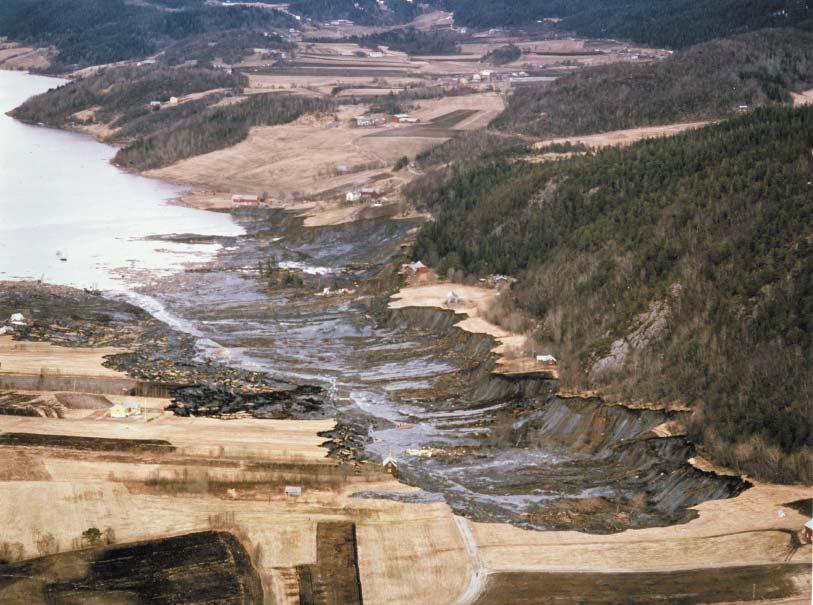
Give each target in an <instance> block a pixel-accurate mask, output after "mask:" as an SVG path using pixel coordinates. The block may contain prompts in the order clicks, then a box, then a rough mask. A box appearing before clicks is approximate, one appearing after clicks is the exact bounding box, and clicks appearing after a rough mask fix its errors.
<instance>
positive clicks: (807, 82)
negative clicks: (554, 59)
mask: <svg viewBox="0 0 813 605" xmlns="http://www.w3.org/2000/svg"><path fill="white" fill-rule="evenodd" d="M810 87H813V34H811V33H807V32H802V31H799V30H794V29H785V30H766V31H762V32H757V33H752V34H744V35H740V36H734V37H732V38H726V39H720V40H714V41H712V42H707V43H704V44H699V45H697V46H694V47H692V48H689V49H686V50H685V51H681V52H679V53H676V54H675V55H673V56H672V57H670V58H668V59H666V60H664V61H662V62H659V63H650V64H645V65H640V66H635V67H630V66H629V65H615V66H608V67H600V68H595V69H590V70H585V71H582V72H579V73H576V74H573V75H570V76H566V77H563V78H561V79H559V80H557V81H556V82H555V83H554V84H553V85H551V86H550V87H546V88H529V89H520V90H518V91H517V93H516V94H514V95H513V96H512V97H511V99H510V101H509V103H508V107H507V110H506V111H505V112H504V113H503V114H502V115H501V116H500V117H499V118H498V119H497V120H496V121H495V124H494V125H495V126H497V127H499V128H502V129H505V130H510V131H516V132H522V133H526V134H533V135H537V136H559V135H565V136H566V135H578V134H587V133H594V132H601V131H609V130H620V129H624V128H634V127H637V126H645V125H655V124H668V123H671V122H681V121H697V120H707V119H716V118H723V117H727V116H730V115H732V114H733V113H735V112H736V111H737V107H738V106H739V105H741V104H747V105H750V106H760V105H765V104H769V103H774V102H788V101H789V100H790V91H796V90H805V89H807V88H810Z"/></svg>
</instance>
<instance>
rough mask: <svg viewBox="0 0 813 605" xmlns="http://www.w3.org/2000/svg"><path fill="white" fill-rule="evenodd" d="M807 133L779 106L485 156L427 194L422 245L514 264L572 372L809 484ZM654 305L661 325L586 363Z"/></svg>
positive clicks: (811, 319) (453, 256)
mask: <svg viewBox="0 0 813 605" xmlns="http://www.w3.org/2000/svg"><path fill="white" fill-rule="evenodd" d="M811 147H813V108H802V109H797V110H791V109H788V108H772V109H763V110H759V111H756V112H754V113H753V114H749V115H746V116H741V117H738V118H736V119H734V120H731V121H729V122H726V123H723V124H720V125H717V126H713V127H709V128H706V129H704V130H702V131H697V132H692V133H687V134H683V135H680V136H677V137H674V138H671V139H664V140H657V141H648V142H643V143H640V144H637V145H635V146H633V147H631V148H628V149H623V150H616V149H612V150H607V151H604V152H601V153H599V154H596V155H594V156H591V157H586V158H578V159H573V160H568V161H565V162H561V163H559V164H547V165H527V164H524V163H511V162H509V161H503V160H493V161H489V162H484V163H481V164H479V165H477V166H475V167H473V168H469V169H464V170H461V171H458V172H457V174H456V175H454V176H452V177H451V178H450V179H448V180H447V181H446V182H445V183H444V184H442V185H441V186H439V187H437V186H435V187H434V188H429V189H427V190H424V191H423V192H422V193H423V196H424V197H423V200H422V201H423V202H424V203H426V204H427V205H429V206H430V207H432V208H433V209H434V210H435V212H436V214H437V220H436V221H435V222H434V223H430V224H428V225H427V226H425V227H424V228H423V229H422V231H421V232H420V234H419V237H418V243H417V252H418V256H420V257H421V258H423V259H424V260H427V261H430V262H432V263H435V264H439V265H440V268H441V270H445V269H446V268H447V267H449V266H453V267H455V268H462V269H464V270H466V271H468V272H479V273H487V272H491V271H495V272H506V273H512V274H515V275H519V276H521V277H522V279H521V281H520V283H519V284H518V285H517V286H516V287H515V291H514V292H515V296H516V300H517V303H518V304H519V305H520V306H522V307H524V308H525V309H527V310H529V311H531V312H532V313H534V314H536V315H537V316H538V317H540V318H541V319H542V320H543V325H544V328H543V329H541V330H540V332H539V334H538V335H537V337H538V338H539V339H540V340H541V341H543V342H544V343H545V346H547V347H550V348H551V349H552V350H553V351H554V352H555V353H556V354H557V355H558V356H560V357H561V359H562V360H563V363H564V366H565V370H566V371H565V372H563V375H564V376H565V377H566V378H565V379H566V380H569V381H570V382H573V383H577V384H580V385H581V386H585V385H586V384H587V383H589V382H592V383H596V382H598V383H601V384H603V385H604V387H605V388H606V389H607V390H609V391H611V392H612V391H615V392H617V393H619V394H622V395H624V396H635V397H644V398H653V399H661V400H670V399H682V400H685V401H690V402H693V403H695V404H696V406H697V408H698V410H699V411H698V414H696V415H695V423H694V425H693V427H692V432H693V436H694V437H695V438H698V439H702V440H703V441H704V442H705V443H706V445H707V446H708V447H709V448H711V449H712V450H714V451H715V452H716V453H717V456H718V459H719V460H721V461H723V462H727V463H732V464H734V463H736V464H739V465H740V467H741V468H742V469H743V470H746V471H748V472H751V473H752V474H754V475H756V476H758V477H770V478H773V479H780V480H791V479H797V478H806V479H807V480H811V479H813V477H811V470H810V469H811V464H810V462H811V459H810V457H809V451H810V450H809V449H807V452H808V453H807V454H806V456H807V457H806V458H805V457H804V456H805V455H800V454H799V452H800V451H803V450H804V449H805V448H810V447H811V446H813V426H811V419H813V410H811V401H813V381H811V380H810V376H811V375H813V367H812V366H811V360H813V193H811V191H812V190H811V185H810V184H809V181H810V175H811V174H813V159H812V158H811V154H810V149H811ZM656 301H661V302H663V303H664V304H665V305H666V306H667V308H668V309H669V311H668V313H667V314H666V318H667V329H666V331H665V332H664V333H663V334H662V335H661V337H659V338H655V339H653V341H652V342H651V343H650V344H649V345H648V346H647V347H645V348H643V349H642V350H641V351H640V352H639V353H637V354H633V355H631V356H630V357H629V359H628V363H627V364H626V365H625V366H623V367H621V368H620V369H619V370H618V371H616V372H612V373H610V374H605V375H603V376H601V377H598V378H590V377H588V373H587V372H588V370H589V369H590V368H591V367H592V364H593V363H594V362H595V360H596V359H598V358H600V357H602V356H604V355H606V354H607V352H608V351H609V349H610V345H611V343H612V342H614V341H616V340H617V339H619V338H624V337H625V336H627V335H629V334H630V333H631V332H632V331H633V330H634V329H635V328H636V327H638V326H639V324H640V320H639V319H638V318H639V315H640V314H642V313H645V312H647V311H648V309H650V305H651V303H653V302H656ZM731 443H737V444H738V446H737V447H734V448H732V447H730V446H729V445H727V444H731ZM794 452H795V454H793V453H794Z"/></svg>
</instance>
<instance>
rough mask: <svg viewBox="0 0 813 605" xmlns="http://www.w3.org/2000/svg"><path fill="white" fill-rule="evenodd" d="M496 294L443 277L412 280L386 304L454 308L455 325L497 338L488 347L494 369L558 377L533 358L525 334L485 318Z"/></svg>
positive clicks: (393, 306)
mask: <svg viewBox="0 0 813 605" xmlns="http://www.w3.org/2000/svg"><path fill="white" fill-rule="evenodd" d="M452 292H453V293H454V294H456V295H457V296H458V297H460V300H459V302H457V303H456V304H451V305H450V304H448V303H447V297H448V295H449V294H450V293H452ZM499 296H500V294H499V292H498V291H497V290H496V289H493V288H485V287H480V286H466V285H463V284H453V283H449V282H443V281H432V283H425V284H424V283H421V282H418V281H414V285H409V286H407V287H405V288H402V289H401V290H399V291H398V292H397V293H395V294H394V295H393V296H392V298H391V299H390V302H389V308H390V309H405V308H408V307H431V308H435V309H444V310H447V311H454V312H455V314H458V315H463V316H464V318H463V319H462V320H461V321H459V322H457V323H456V324H455V327H458V328H460V329H461V330H465V331H466V332H471V333H473V334H488V335H489V336H492V337H493V338H494V339H495V340H496V341H497V346H496V347H494V349H492V352H493V353H494V354H496V355H497V369H495V373H499V374H504V375H519V374H536V373H541V374H545V375H547V376H549V377H551V378H558V372H557V370H556V369H555V368H554V367H549V366H545V365H543V364H541V363H539V362H537V361H536V358H535V357H534V356H532V355H530V354H529V353H528V352H527V350H528V348H529V346H530V345H529V342H528V339H527V337H526V336H525V335H523V334H518V333H514V332H510V331H508V330H506V329H504V328H501V327H500V326H498V325H496V324H493V323H491V322H490V321H488V320H487V319H486V317H485V315H486V313H487V310H488V309H489V307H490V306H491V305H493V304H494V303H495V302H496V300H497V298H498V297H499Z"/></svg>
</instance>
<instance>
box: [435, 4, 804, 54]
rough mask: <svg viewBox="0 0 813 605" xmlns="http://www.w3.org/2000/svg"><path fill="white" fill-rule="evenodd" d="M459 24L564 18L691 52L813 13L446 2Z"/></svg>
mask: <svg viewBox="0 0 813 605" xmlns="http://www.w3.org/2000/svg"><path fill="white" fill-rule="evenodd" d="M442 6H444V7H445V8H447V9H448V10H451V11H454V14H455V22H456V23H459V24H461V25H467V26H469V27H496V26H503V27H526V28H527V27H532V26H533V24H534V23H535V22H536V21H537V20H540V19H545V18H561V19H562V21H561V23H559V24H557V26H558V27H559V29H563V30H566V31H574V32H576V33H578V34H579V35H583V36H591V37H596V38H620V39H626V40H633V41H635V42H639V43H642V44H648V45H651V46H659V47H667V48H685V47H686V46H691V45H692V44H697V43H698V42H704V41H706V40H711V39H713V38H718V37H722V36H730V35H732V34H739V33H743V32H748V31H754V30H757V29H762V28H766V27H788V26H798V27H802V28H805V29H807V30H808V31H809V30H810V28H811V26H812V24H811V18H813V12H812V11H813V9H812V8H811V7H810V5H809V4H808V3H806V2H799V1H797V0H747V1H746V2H742V1H740V0H700V1H696V0H657V1H654V2H653V1H652V0H530V1H528V2H521V3H519V2H512V1H511V0H442Z"/></svg>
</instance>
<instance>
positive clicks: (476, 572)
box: [454, 515, 488, 605]
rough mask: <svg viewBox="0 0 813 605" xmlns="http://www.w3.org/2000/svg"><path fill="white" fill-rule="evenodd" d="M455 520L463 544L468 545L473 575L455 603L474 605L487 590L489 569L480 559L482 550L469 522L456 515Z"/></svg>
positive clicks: (456, 604) (467, 549)
mask: <svg viewBox="0 0 813 605" xmlns="http://www.w3.org/2000/svg"><path fill="white" fill-rule="evenodd" d="M454 522H455V524H456V525H457V530H458V531H459V532H460V538H461V539H462V540H463V545H464V546H465V547H466V553H467V554H468V556H469V566H470V567H471V576H470V577H469V584H468V586H467V587H466V590H464V591H463V594H461V595H460V596H459V597H457V600H456V601H455V605H472V604H473V603H475V602H476V601H477V600H478V599H479V598H480V595H481V594H483V591H484V590H485V580H486V577H487V576H488V570H486V568H485V566H483V562H482V561H481V560H480V552H479V551H478V550H477V543H476V542H475V541H474V536H473V535H472V533H471V528H470V527H469V524H468V522H467V521H466V519H464V518H463V517H459V516H457V515H454Z"/></svg>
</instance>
